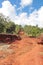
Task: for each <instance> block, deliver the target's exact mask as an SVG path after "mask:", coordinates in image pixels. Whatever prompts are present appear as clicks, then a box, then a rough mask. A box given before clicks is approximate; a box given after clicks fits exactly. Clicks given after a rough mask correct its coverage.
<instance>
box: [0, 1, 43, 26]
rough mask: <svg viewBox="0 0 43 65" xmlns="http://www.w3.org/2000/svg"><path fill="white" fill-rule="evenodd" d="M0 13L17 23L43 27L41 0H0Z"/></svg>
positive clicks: (42, 5)
mask: <svg viewBox="0 0 43 65" xmlns="http://www.w3.org/2000/svg"><path fill="white" fill-rule="evenodd" d="M0 13H2V14H4V15H6V16H9V18H11V19H12V21H15V23H17V24H28V25H37V24H38V25H39V27H43V22H42V21H43V18H42V17H43V0H0Z"/></svg>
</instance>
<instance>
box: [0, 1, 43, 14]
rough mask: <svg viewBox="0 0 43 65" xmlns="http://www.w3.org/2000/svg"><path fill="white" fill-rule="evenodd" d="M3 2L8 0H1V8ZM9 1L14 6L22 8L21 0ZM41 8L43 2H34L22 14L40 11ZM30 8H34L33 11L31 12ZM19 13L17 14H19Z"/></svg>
mask: <svg viewBox="0 0 43 65" xmlns="http://www.w3.org/2000/svg"><path fill="white" fill-rule="evenodd" d="M3 1H6V0H0V7H2V2H3ZM9 1H10V2H11V4H12V5H16V7H17V8H19V7H20V2H21V0H9ZM24 1H25V0H24ZM41 6H43V0H33V3H32V4H31V5H27V6H25V7H24V8H23V9H22V12H27V13H30V12H33V11H34V9H37V10H38V9H39V8H40V7H41ZM30 7H33V9H31V11H30ZM19 11H20V10H19ZM19 11H17V12H18V13H19Z"/></svg>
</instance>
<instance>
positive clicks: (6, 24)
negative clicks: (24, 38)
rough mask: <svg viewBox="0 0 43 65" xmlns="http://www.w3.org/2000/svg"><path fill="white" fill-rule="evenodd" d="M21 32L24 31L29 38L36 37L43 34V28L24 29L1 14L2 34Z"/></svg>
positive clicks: (29, 27)
mask: <svg viewBox="0 0 43 65" xmlns="http://www.w3.org/2000/svg"><path fill="white" fill-rule="evenodd" d="M20 30H23V31H24V32H25V33H26V34H27V35H28V36H35V37H36V36H38V35H40V34H41V33H43V28H39V27H38V25H36V26H31V25H25V26H24V27H22V26H21V25H17V24H15V23H14V22H12V21H11V20H10V19H9V18H8V17H7V18H5V17H4V16H3V15H2V14H0V33H10V34H15V33H16V34H18V32H19V31H20Z"/></svg>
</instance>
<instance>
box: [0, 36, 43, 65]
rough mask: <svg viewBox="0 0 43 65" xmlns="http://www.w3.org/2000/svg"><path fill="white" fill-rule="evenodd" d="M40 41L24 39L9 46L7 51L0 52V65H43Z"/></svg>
mask: <svg viewBox="0 0 43 65" xmlns="http://www.w3.org/2000/svg"><path fill="white" fill-rule="evenodd" d="M38 42H39V43H40V42H41V39H38V38H29V37H25V38H22V39H21V40H16V41H14V42H12V44H10V46H9V47H8V50H12V51H11V52H10V51H8V52H7V51H0V65H43V45H42V44H38Z"/></svg>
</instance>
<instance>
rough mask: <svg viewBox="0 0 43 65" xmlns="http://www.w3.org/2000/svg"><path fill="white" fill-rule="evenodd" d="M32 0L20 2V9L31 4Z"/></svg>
mask: <svg viewBox="0 0 43 65" xmlns="http://www.w3.org/2000/svg"><path fill="white" fill-rule="evenodd" d="M32 2H33V0H21V3H20V5H21V6H22V7H24V6H27V5H30V4H32Z"/></svg>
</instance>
